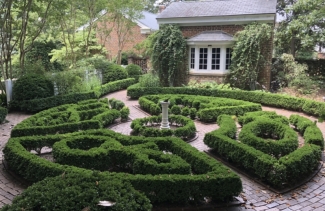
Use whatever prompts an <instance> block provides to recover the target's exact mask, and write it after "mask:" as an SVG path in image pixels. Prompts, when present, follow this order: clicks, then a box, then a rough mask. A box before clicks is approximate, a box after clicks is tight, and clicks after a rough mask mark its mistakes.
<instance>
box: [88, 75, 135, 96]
mask: <svg viewBox="0 0 325 211" xmlns="http://www.w3.org/2000/svg"><path fill="white" fill-rule="evenodd" d="M134 83H135V79H134V78H127V79H122V80H118V81H113V82H109V83H106V84H103V85H102V86H100V87H95V89H94V92H95V93H96V96H97V97H101V96H104V95H106V94H108V93H111V92H114V91H118V90H121V89H126V88H127V87H129V86H130V85H132V84H134Z"/></svg>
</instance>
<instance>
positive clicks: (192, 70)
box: [188, 42, 233, 75]
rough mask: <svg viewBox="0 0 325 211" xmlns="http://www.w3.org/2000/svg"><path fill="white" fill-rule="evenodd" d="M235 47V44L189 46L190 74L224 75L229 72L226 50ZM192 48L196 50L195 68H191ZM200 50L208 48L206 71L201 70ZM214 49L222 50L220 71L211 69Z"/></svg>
mask: <svg viewBox="0 0 325 211" xmlns="http://www.w3.org/2000/svg"><path fill="white" fill-rule="evenodd" d="M232 46H233V42H227V43H222V42H214V43H201V42H198V43H190V44H189V64H188V66H189V70H190V74H195V75H200V74H202V75H207V74H208V75H213V74H216V75H220V74H222V75H224V74H227V73H228V72H229V70H228V69H226V52H227V51H226V49H227V48H231V47H232ZM191 48H194V49H195V65H194V68H191ZM200 48H208V68H207V69H206V70H205V69H199V62H200ZM212 48H220V69H219V70H212V69H211V67H212V66H211V62H212Z"/></svg>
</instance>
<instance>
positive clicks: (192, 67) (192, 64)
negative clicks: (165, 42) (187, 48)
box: [191, 48, 195, 69]
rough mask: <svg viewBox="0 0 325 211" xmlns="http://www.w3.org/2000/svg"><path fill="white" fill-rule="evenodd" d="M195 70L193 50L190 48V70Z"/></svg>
mask: <svg viewBox="0 0 325 211" xmlns="http://www.w3.org/2000/svg"><path fill="white" fill-rule="evenodd" d="M194 68H195V48H191V69H194Z"/></svg>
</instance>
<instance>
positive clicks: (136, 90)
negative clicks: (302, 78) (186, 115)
mask: <svg viewBox="0 0 325 211" xmlns="http://www.w3.org/2000/svg"><path fill="white" fill-rule="evenodd" d="M152 94H177V95H180V94H187V95H202V96H211V97H224V98H232V99H237V100H244V101H249V102H254V103H261V104H263V105H268V106H273V107H278V108H285V109H289V110H294V111H303V112H305V113H307V114H311V115H314V116H318V117H322V118H325V104H324V103H323V102H317V101H314V100H307V99H304V98H297V97H291V96H288V95H281V94H273V93H267V92H258V91H256V92H252V91H243V90H222V89H218V90H215V89H196V88H187V87H150V88H146V87H140V86H139V85H138V84H135V85H132V86H130V87H129V88H128V91H127V95H128V96H130V97H131V98H139V97H141V96H144V95H152Z"/></svg>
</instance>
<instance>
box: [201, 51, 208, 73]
mask: <svg viewBox="0 0 325 211" xmlns="http://www.w3.org/2000/svg"><path fill="white" fill-rule="evenodd" d="M199 58H200V60H199V69H200V70H206V69H208V48H200V55H199Z"/></svg>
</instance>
